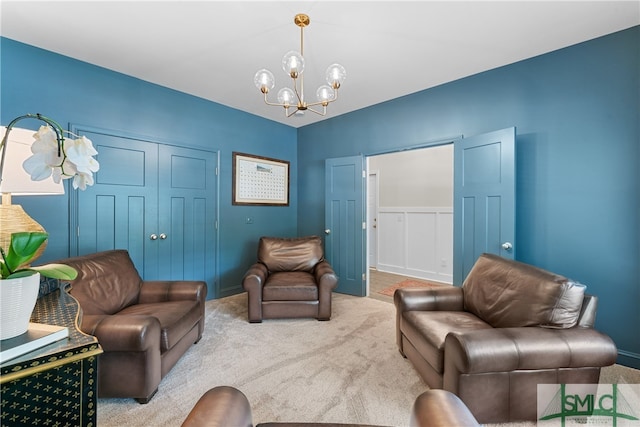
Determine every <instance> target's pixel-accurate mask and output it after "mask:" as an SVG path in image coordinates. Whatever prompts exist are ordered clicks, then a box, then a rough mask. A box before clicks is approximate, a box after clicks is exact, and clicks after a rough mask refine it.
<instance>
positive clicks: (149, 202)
mask: <svg viewBox="0 0 640 427" xmlns="http://www.w3.org/2000/svg"><path fill="white" fill-rule="evenodd" d="M82 134H83V135H85V136H87V138H89V139H91V141H92V142H93V145H94V147H95V148H96V150H97V151H98V155H97V156H96V158H97V160H98V162H99V163H100V170H99V171H98V172H97V173H96V174H95V176H94V179H95V184H94V185H93V186H91V187H87V189H86V190H85V191H75V192H73V193H72V195H77V210H76V211H77V225H76V227H75V234H76V236H75V237H76V238H75V239H73V238H72V239H71V242H72V248H71V249H72V253H75V254H78V255H84V254H88V253H94V252H100V251H105V250H110V249H127V250H128V251H129V255H130V256H131V259H132V260H133V262H134V264H135V266H136V268H137V269H138V272H140V274H141V275H142V276H144V277H145V278H146V277H156V276H157V271H158V242H157V241H156V240H152V239H151V238H150V236H152V235H153V234H157V230H158V145H157V144H155V143H151V142H146V141H141V140H138V139H131V138H125V137H122V136H115V135H109V134H106V133H101V132H90V131H82ZM71 211H72V212H73V211H74V209H71ZM72 225H73V224H72ZM74 240H75V241H76V246H77V247H76V250H75V251H74V248H73V242H74Z"/></svg>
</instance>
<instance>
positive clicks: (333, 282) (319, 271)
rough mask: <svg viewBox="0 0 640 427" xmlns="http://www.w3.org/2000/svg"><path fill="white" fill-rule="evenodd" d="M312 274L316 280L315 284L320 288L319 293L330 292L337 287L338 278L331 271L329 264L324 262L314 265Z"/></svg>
mask: <svg viewBox="0 0 640 427" xmlns="http://www.w3.org/2000/svg"><path fill="white" fill-rule="evenodd" d="M313 274H314V277H315V279H316V283H317V284H318V287H319V288H320V292H325V291H324V289H327V291H328V292H331V291H332V290H333V289H335V287H336V286H338V276H336V272H335V271H333V267H331V264H329V262H328V261H326V260H325V261H320V262H319V263H318V264H316V267H315V270H314V273H313Z"/></svg>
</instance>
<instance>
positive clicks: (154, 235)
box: [149, 234, 158, 240]
mask: <svg viewBox="0 0 640 427" xmlns="http://www.w3.org/2000/svg"><path fill="white" fill-rule="evenodd" d="M149 238H150V239H151V240H158V235H157V234H152V235H151V236H149Z"/></svg>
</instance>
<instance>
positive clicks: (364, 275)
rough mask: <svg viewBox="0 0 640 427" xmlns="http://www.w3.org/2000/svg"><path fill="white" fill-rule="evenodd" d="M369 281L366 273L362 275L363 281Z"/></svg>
mask: <svg viewBox="0 0 640 427" xmlns="http://www.w3.org/2000/svg"><path fill="white" fill-rule="evenodd" d="M366 280H367V274H366V273H362V281H363V282H364V281H366Z"/></svg>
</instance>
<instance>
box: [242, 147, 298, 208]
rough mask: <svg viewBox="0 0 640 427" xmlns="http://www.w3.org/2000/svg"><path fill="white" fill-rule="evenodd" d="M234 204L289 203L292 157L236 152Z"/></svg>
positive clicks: (263, 204)
mask: <svg viewBox="0 0 640 427" xmlns="http://www.w3.org/2000/svg"><path fill="white" fill-rule="evenodd" d="M232 156H233V178H232V194H233V200H232V204H233V205H258V206H289V161H287V160H278V159H272V158H269V157H262V156H255V155H252V154H246V153H239V152H235V151H234V152H233V153H232Z"/></svg>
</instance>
